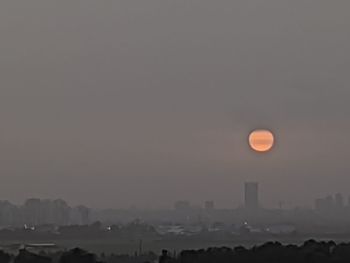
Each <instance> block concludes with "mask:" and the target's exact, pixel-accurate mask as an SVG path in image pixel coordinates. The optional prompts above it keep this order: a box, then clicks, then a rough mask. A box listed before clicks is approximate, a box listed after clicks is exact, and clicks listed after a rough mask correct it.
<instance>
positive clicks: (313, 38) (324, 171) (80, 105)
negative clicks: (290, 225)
mask: <svg viewBox="0 0 350 263" xmlns="http://www.w3.org/2000/svg"><path fill="white" fill-rule="evenodd" d="M349 10H350V1H347V0H343V1H341V0H339V1H338V0H337V1H329V0H310V1H305V0H296V1H295V0H293V1H292V0H288V1H287V0H275V1H273V0H264V1H261V0H248V1H247V0H240V1H232V0H218V1H212V0H190V1H188V0H172V1H168V0H147V1H146V0H138V1H136V0H135V1H134V0H120V1H119V0H115V1H107V0H101V1H96V0H81V1H78V0H74V1H59V0H57V1H47V0H42V1H38V0H31V1H24V0H23V1H17V0H4V1H1V3H0V36H1V42H0V55H1V59H0V84H1V86H0V121H1V126H0V127H1V128H0V146H1V148H0V149H1V151H0V174H1V179H2V182H1V184H0V193H1V195H0V196H1V199H9V200H11V201H13V202H17V203H18V202H22V201H23V200H24V199H25V198H27V197H33V196H36V197H42V198H56V197H63V198H65V199H66V200H67V201H69V202H70V203H72V204H77V203H84V204H86V205H89V206H94V207H116V208H117V207H128V206H130V205H136V206H138V207H165V206H170V205H171V204H172V203H173V201H175V200H178V199H189V200H191V201H193V202H194V203H197V204H199V203H202V202H203V201H204V200H206V199H212V200H215V201H216V203H217V206H220V207H233V206H236V205H239V204H240V203H242V190H243V182H244V181H246V180H256V181H259V182H260V185H261V186H260V188H261V201H262V203H263V204H265V205H267V206H275V207H276V206H277V205H278V202H279V201H280V200H283V201H285V203H286V204H287V205H290V206H292V205H300V204H311V203H312V200H313V199H314V198H316V197H320V196H323V195H326V194H328V193H334V192H342V193H343V194H345V195H348V194H350V187H349V185H350V167H349V156H350V142H349V141H348V138H349V132H350V122H349V115H350V106H349V104H348V101H349V97H350V74H349V70H350V52H349V51H350V48H349V47H350V16H349ZM260 127H267V128H270V129H272V130H274V132H275V133H276V137H277V145H276V147H275V148H274V150H273V151H272V152H271V153H269V154H266V155H257V154H254V153H252V152H251V151H250V150H249V149H248V147H247V136H248V132H249V131H250V130H252V129H254V128H260Z"/></svg>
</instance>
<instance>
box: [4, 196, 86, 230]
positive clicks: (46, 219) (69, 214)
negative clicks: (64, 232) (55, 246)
mask: <svg viewBox="0 0 350 263" xmlns="http://www.w3.org/2000/svg"><path fill="white" fill-rule="evenodd" d="M89 215H90V210H89V209H88V208H87V207H85V206H77V207H70V206H69V205H68V204H67V203H66V202H65V201H64V200H62V199H56V200H49V199H44V200H42V199H37V198H31V199H27V200H26V201H25V202H24V204H23V205H20V206H17V205H14V204H12V203H10V202H9V201H0V226H1V227H8V226H26V227H30V226H38V225H45V224H52V225H60V226H62V225H68V224H88V223H89Z"/></svg>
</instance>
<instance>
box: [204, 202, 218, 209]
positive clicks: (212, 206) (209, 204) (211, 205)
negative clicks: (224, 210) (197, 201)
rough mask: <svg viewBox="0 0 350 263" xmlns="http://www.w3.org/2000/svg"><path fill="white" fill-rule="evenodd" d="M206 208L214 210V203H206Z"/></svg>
mask: <svg viewBox="0 0 350 263" xmlns="http://www.w3.org/2000/svg"><path fill="white" fill-rule="evenodd" d="M204 208H205V209H206V210H213V209H214V208H215V205H214V201H205V203H204Z"/></svg>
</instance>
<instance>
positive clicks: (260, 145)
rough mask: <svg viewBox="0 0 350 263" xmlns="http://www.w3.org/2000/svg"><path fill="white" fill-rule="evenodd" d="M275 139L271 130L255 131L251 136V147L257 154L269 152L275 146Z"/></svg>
mask: <svg viewBox="0 0 350 263" xmlns="http://www.w3.org/2000/svg"><path fill="white" fill-rule="evenodd" d="M274 141H275V138H274V136H273V134H272V132H271V131H269V130H263V129H259V130H254V131H252V132H251V133H250V134H249V145H250V147H251V148H252V149H253V150H254V151H257V152H267V151H269V150H271V148H272V147H273V145H274Z"/></svg>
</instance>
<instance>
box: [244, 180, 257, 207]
mask: <svg viewBox="0 0 350 263" xmlns="http://www.w3.org/2000/svg"><path fill="white" fill-rule="evenodd" d="M244 204H245V208H246V209H249V210H256V209H258V207H259V199H258V183H256V182H246V183H245V184H244Z"/></svg>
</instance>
